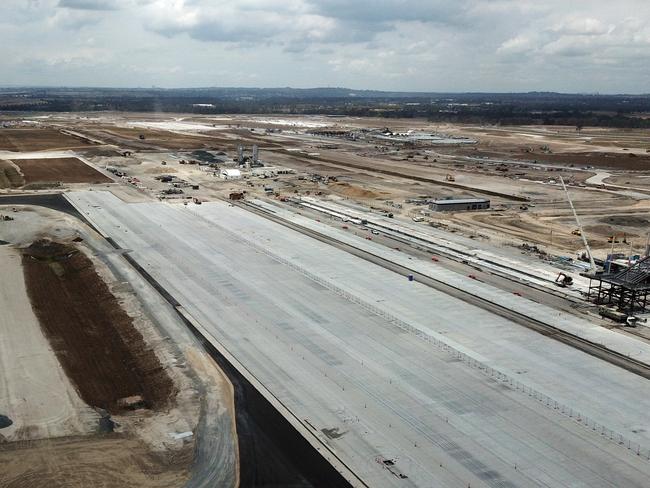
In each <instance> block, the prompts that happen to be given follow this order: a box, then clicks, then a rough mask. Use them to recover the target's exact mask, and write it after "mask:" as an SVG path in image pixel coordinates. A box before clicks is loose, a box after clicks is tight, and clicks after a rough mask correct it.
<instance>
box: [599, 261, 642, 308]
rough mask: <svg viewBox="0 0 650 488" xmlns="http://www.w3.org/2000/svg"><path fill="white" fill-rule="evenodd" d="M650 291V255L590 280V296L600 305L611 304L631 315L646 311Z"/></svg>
mask: <svg viewBox="0 0 650 488" xmlns="http://www.w3.org/2000/svg"><path fill="white" fill-rule="evenodd" d="M648 293H650V256H646V257H644V258H643V259H640V260H639V261H637V262H636V263H635V264H633V265H631V266H630V267H628V268H626V269H624V270H622V271H617V272H614V273H603V274H601V275H596V276H595V277H593V278H590V280H589V298H590V299H592V298H593V299H594V300H595V302H596V303H597V304H599V305H611V306H614V307H616V308H617V309H618V310H620V311H621V312H625V313H627V314H629V315H632V314H634V313H644V312H646V306H647V303H648Z"/></svg>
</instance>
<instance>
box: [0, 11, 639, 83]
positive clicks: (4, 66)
mask: <svg viewBox="0 0 650 488" xmlns="http://www.w3.org/2000/svg"><path fill="white" fill-rule="evenodd" d="M0 85H30V86H34V85H36V86H43V85H47V86H105V87H108V86H111V87H151V86H157V87H166V88H176V87H208V86H242V87H285V86H290V87H296V88H306V87H326V86H330V87H346V88H354V89H377V90H395V91H437V92H441V91H442V92H459V91H474V92H526V91H558V92H570V93H596V92H598V93H650V1H648V0H616V1H614V0H535V1H533V0H376V1H368V0H327V1H326V0H0Z"/></svg>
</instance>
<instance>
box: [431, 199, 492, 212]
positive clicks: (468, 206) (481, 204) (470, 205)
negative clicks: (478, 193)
mask: <svg viewBox="0 0 650 488" xmlns="http://www.w3.org/2000/svg"><path fill="white" fill-rule="evenodd" d="M430 208H431V210H433V211H435V212H456V211H462V210H484V209H488V208H490V200H488V199H486V198H448V199H445V200H434V201H433V203H432V204H431V206H430Z"/></svg>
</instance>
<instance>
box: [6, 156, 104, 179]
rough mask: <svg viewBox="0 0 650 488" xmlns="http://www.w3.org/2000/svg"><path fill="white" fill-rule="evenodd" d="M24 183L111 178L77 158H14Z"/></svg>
mask: <svg viewBox="0 0 650 488" xmlns="http://www.w3.org/2000/svg"><path fill="white" fill-rule="evenodd" d="M13 163H14V164H15V165H16V166H18V167H19V168H20V172H21V173H22V174H23V176H24V179H25V183H26V184H28V185H29V184H33V183H58V182H61V183H110V182H111V181H112V180H111V179H110V178H108V177H107V176H104V175H103V174H101V173H100V172H98V171H97V170H95V169H94V168H92V167H90V166H89V165H87V164H86V163H84V162H83V161H80V160H79V159H78V158H44V159H16V160H14V161H13Z"/></svg>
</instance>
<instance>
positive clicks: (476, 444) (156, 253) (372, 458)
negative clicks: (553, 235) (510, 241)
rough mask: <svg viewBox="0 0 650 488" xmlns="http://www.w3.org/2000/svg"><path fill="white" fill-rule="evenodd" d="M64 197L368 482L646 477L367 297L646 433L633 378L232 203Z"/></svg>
mask: <svg viewBox="0 0 650 488" xmlns="http://www.w3.org/2000/svg"><path fill="white" fill-rule="evenodd" d="M68 198H69V199H70V200H71V201H72V202H73V203H74V204H75V206H76V207H77V208H78V209H79V210H80V211H81V212H82V214H83V215H84V216H85V217H86V218H88V219H89V220H90V221H91V222H92V223H93V224H94V225H95V226H96V227H97V228H98V229H100V230H101V231H102V232H103V233H104V234H105V235H107V236H109V237H112V238H113V239H114V240H115V241H116V242H117V243H118V244H119V245H120V246H121V247H123V248H125V249H129V250H130V254H131V256H132V257H133V258H134V259H135V260H136V261H137V262H138V263H139V264H140V265H141V266H143V267H144V268H145V269H146V271H147V272H149V273H150V274H151V275H152V276H153V277H155V278H156V279H157V280H158V281H159V282H160V283H161V285H162V286H163V287H164V288H165V289H166V290H167V291H168V292H169V293H170V294H171V295H172V296H174V297H175V298H176V299H177V300H178V301H179V302H180V303H181V304H182V305H183V307H184V308H185V309H187V310H188V311H189V313H191V315H192V316H193V317H195V318H196V319H197V320H198V321H199V322H200V324H201V325H202V326H203V327H204V328H205V329H206V330H207V331H209V333H211V334H213V336H214V338H216V339H217V340H218V341H219V342H220V343H221V344H222V345H223V346H224V347H225V348H227V349H228V351H229V352H230V353H231V354H233V355H234V356H235V357H236V358H237V359H238V360H239V362H240V363H242V364H243V365H244V367H245V368H246V369H247V370H248V371H249V372H250V373H251V374H253V375H254V376H255V377H256V378H257V379H258V380H259V381H260V382H261V383H263V384H264V386H265V387H266V388H267V389H269V390H270V391H271V392H272V394H273V395H274V396H275V398H276V399H278V401H281V402H282V403H283V404H284V405H285V406H287V407H288V408H289V409H290V410H291V411H292V412H293V413H294V414H295V415H296V416H297V417H298V418H300V419H302V420H303V422H304V424H305V426H307V427H308V428H309V429H311V430H312V431H313V432H314V434H315V435H316V436H318V438H319V439H321V440H322V442H323V443H324V444H325V445H327V446H328V447H329V448H330V449H331V450H332V451H333V452H334V453H335V454H336V455H337V456H338V457H339V458H340V459H341V460H344V461H345V463H346V464H348V465H349V466H350V467H351V468H352V469H353V470H354V472H355V473H356V474H357V475H358V476H359V477H360V478H361V479H362V480H363V481H364V482H365V483H366V484H367V485H369V486H436V487H438V486H450V487H465V486H472V487H476V486H492V487H515V486H516V487H522V486H558V487H560V486H585V487H587V486H589V487H597V486H603V487H604V486H609V487H620V486H626V487H627V486H639V487H642V486H647V480H648V479H650V461H648V460H647V459H646V458H644V457H643V456H638V455H637V454H636V453H635V452H633V451H632V450H628V449H626V448H625V447H623V446H620V445H618V444H617V443H616V442H614V441H612V440H610V439H609V437H607V436H603V435H602V434H601V432H599V431H595V430H592V429H590V428H585V426H584V425H582V422H578V421H577V419H576V418H569V417H568V416H566V415H563V414H561V413H559V412H558V411H556V410H554V409H553V408H549V407H547V406H545V405H544V404H543V403H541V402H540V401H538V400H537V399H535V398H533V397H531V396H530V395H527V394H525V393H522V391H517V390H515V389H513V388H512V387H511V386H509V384H507V383H505V382H503V381H499V380H498V379H496V378H495V377H493V376H490V375H486V374H484V372H482V371H481V370H479V369H477V368H473V367H471V366H470V365H468V364H467V362H466V361H461V360H459V358H458V357H457V356H456V355H454V354H452V353H450V352H449V351H448V350H445V349H444V348H440V347H436V346H434V345H432V344H431V343H429V342H427V341H424V340H422V339H421V338H420V337H419V336H418V334H414V333H411V332H408V331H405V330H404V329H402V328H400V327H398V326H396V324H395V323H394V322H391V321H390V320H387V319H386V318H383V317H382V316H380V315H378V314H377V313H373V312H372V311H371V309H370V307H368V305H369V304H370V303H371V302H372V305H373V306H374V307H381V308H382V309H384V310H388V311H389V312H390V313H391V314H392V315H393V316H397V317H399V319H400V320H402V321H404V322H405V323H408V324H411V325H412V326H413V328H414V329H418V330H423V329H424V328H428V329H429V333H432V334H433V333H437V334H440V330H446V331H447V333H448V334H449V335H451V336H453V337H452V338H450V339H449V340H450V341H451V342H453V343H454V345H455V347H456V348H458V347H461V348H462V349H463V351H464V353H465V354H466V355H471V356H472V357H475V358H476V360H478V361H483V360H486V361H490V360H493V361H497V362H498V363H499V365H497V366H496V367H495V369H498V368H499V367H502V368H504V369H507V370H508V374H515V375H518V376H520V378H521V381H522V382H527V381H529V382H530V383H531V384H532V385H534V386H535V387H536V389H537V388H539V389H543V391H544V393H545V394H546V395H549V396H551V397H553V395H556V396H558V397H560V398H559V399H560V400H561V401H562V402H563V403H565V404H567V405H571V406H572V407H574V408H575V409H576V410H577V411H581V412H582V411H583V410H584V411H585V413H588V415H589V417H590V418H596V417H598V418H600V416H602V417H603V418H604V419H603V425H607V426H609V424H607V423H605V422H606V421H611V423H613V424H616V425H617V426H618V427H621V428H626V429H627V430H626V432H625V433H626V434H629V435H630V436H631V435H632V434H634V431H636V435H637V436H638V440H639V441H646V440H647V437H646V436H647V434H645V431H646V430H649V427H650V426H648V425H647V424H648V422H647V411H648V408H647V407H648V398H650V395H649V393H650V387H649V386H648V383H647V381H646V380H643V379H642V378H639V377H638V376H635V375H633V374H631V373H629V372H627V371H624V370H622V369H619V368H616V367H614V366H612V365H610V364H608V363H605V362H603V361H600V360H598V359H595V358H592V357H590V356H588V355H586V354H584V353H581V352H578V351H575V350H573V349H572V348H570V347H569V346H566V345H563V344H560V343H557V342H556V341H552V340H550V339H546V338H544V337H543V336H540V335H538V334H535V333H534V332H532V331H529V330H527V329H524V328H522V327H521V326H519V325H517V324H512V323H510V322H509V321H508V320H506V319H504V318H501V317H498V316H496V315H494V314H491V313H489V312H486V311H484V310H481V309H478V308H476V307H472V306H466V305H465V304H464V303H463V302H461V301H460V300H458V299H455V298H453V297H450V296H446V295H445V294H443V293H441V292H438V291H436V290H433V289H431V288H429V287H426V286H425V285H423V284H419V283H409V282H407V280H406V278H405V277H403V276H400V275H398V274H396V273H393V272H391V271H389V270H386V269H383V268H380V267H379V266H375V265H372V264H370V263H367V262H366V261H364V260H362V259H360V258H357V257H355V256H352V255H350V254H348V253H346V252H344V251H341V250H339V249H336V248H334V247H332V246H328V245H327V244H324V243H320V242H318V241H315V240H313V239H310V238H308V237H305V236H303V235H301V234H299V233H297V232H295V231H291V230H289V229H286V228H284V227H282V226H280V225H278V224H276V223H273V222H269V221H267V220H266V219H264V218H262V217H259V216H257V215H254V214H251V213H249V212H246V211H245V210H243V209H240V208H236V207H231V206H229V205H228V204H227V203H219V202H215V203H212V204H203V205H202V206H200V207H198V206H196V207H191V208H192V210H189V208H190V207H188V208H185V207H183V206H181V205H169V204H165V203H137V204H126V203H123V202H121V201H120V200H119V199H117V198H116V197H114V196H113V195H112V194H110V193H106V192H97V191H92V192H73V193H70V194H68ZM287 263H289V264H287ZM301 270H308V273H305V272H302V271H301ZM309 273H311V275H310V274H309ZM314 277H316V278H318V280H322V282H319V281H318V280H316V279H314ZM332 283H334V284H336V286H337V287H340V289H345V292H346V293H347V295H346V296H344V295H342V294H341V293H337V292H335V291H333V289H332V287H331V286H329V285H328V284H332ZM473 331H474V332H475V334H474V333H473ZM527 357H528V360H527V361H526V358H527ZM483 362H484V361H483ZM601 380H606V382H605V383H602V384H601V383H600V381H601ZM610 428H614V426H612V427H610ZM384 460H391V461H392V464H391V463H385V462H383V461H384ZM400 475H401V476H406V478H402V477H401V476H400Z"/></svg>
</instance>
